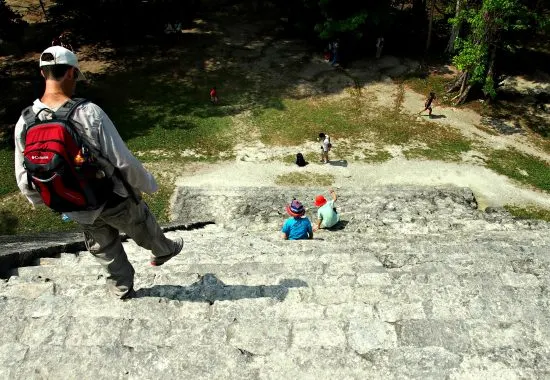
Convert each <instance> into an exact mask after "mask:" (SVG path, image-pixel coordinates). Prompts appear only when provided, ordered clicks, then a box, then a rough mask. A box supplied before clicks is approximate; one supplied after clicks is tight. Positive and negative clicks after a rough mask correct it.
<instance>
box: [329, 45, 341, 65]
mask: <svg viewBox="0 0 550 380" xmlns="http://www.w3.org/2000/svg"><path fill="white" fill-rule="evenodd" d="M339 63H340V40H339V39H337V40H336V41H334V42H333V43H332V59H331V61H330V64H331V65H332V66H336V65H338V64H339Z"/></svg>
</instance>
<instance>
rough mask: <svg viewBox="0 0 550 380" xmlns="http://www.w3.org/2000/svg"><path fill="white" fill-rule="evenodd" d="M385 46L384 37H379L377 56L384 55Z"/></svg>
mask: <svg viewBox="0 0 550 380" xmlns="http://www.w3.org/2000/svg"><path fill="white" fill-rule="evenodd" d="M383 48H384V37H378V38H377V40H376V58H377V59H378V58H380V57H381V56H382V49H383Z"/></svg>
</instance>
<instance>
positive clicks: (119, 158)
mask: <svg viewBox="0 0 550 380" xmlns="http://www.w3.org/2000/svg"><path fill="white" fill-rule="evenodd" d="M96 107H97V106H96ZM97 108H98V115H97V116H98V117H99V123H100V124H99V128H98V133H99V136H98V137H99V144H100V146H101V151H102V153H103V154H104V155H105V157H106V158H107V159H108V160H109V162H110V163H111V164H113V166H115V167H116V168H118V169H119V170H120V172H121V173H122V175H123V176H124V178H125V179H126V181H127V182H128V183H129V184H130V186H132V187H133V188H136V189H138V190H140V191H142V192H144V193H148V194H150V193H154V192H155V191H157V190H158V185H157V182H156V181H155V178H154V177H153V175H152V174H151V173H149V172H148V171H147V170H146V169H145V168H144V167H143V165H142V164H141V162H140V161H139V160H138V159H137V158H136V157H134V155H133V154H132V152H130V150H129V149H128V147H127V146H126V144H125V143H124V141H123V140H122V138H121V137H120V134H119V133H118V131H117V129H116V128H115V126H114V124H113V122H112V121H111V119H109V116H107V114H106V113H105V112H104V111H103V110H101V108H99V107H97Z"/></svg>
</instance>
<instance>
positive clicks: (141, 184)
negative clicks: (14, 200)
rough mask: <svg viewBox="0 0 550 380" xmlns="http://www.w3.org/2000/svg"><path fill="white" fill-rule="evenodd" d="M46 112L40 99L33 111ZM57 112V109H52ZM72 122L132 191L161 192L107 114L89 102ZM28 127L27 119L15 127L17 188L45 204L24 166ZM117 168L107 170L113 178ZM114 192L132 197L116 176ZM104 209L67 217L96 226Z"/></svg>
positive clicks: (30, 197)
mask: <svg viewBox="0 0 550 380" xmlns="http://www.w3.org/2000/svg"><path fill="white" fill-rule="evenodd" d="M43 108H50V107H48V106H47V105H45V104H44V103H42V102H41V101H40V100H39V99H37V100H35V101H34V103H33V111H34V112H35V113H38V111H40V110H41V109H43ZM52 111H56V109H52ZM39 117H40V119H41V120H44V119H45V118H47V117H49V114H48V113H47V112H41V113H40V116H39ZM71 120H73V121H74V122H75V124H76V125H77V128H78V130H79V132H80V134H81V137H82V139H83V140H84V141H85V142H86V143H87V144H88V145H89V147H90V148H91V149H92V150H95V151H97V152H100V154H101V156H102V157H103V158H104V159H106V160H107V161H108V162H107V165H109V164H110V165H112V167H114V168H118V169H119V171H120V172H121V173H122V175H123V176H124V178H125V179H126V181H127V182H128V184H129V185H130V186H132V188H134V189H136V190H138V191H140V192H144V193H148V194H150V193H153V192H155V191H157V189H158V186H157V183H156V181H155V178H154V177H153V175H152V174H151V173H149V172H148V171H147V170H146V169H145V168H144V167H143V165H142V164H141V162H139V160H138V159H137V158H135V157H134V155H133V154H132V153H131V152H130V151H129V150H128V147H126V144H125V143H124V141H123V140H122V138H121V137H120V135H119V133H118V131H117V130H116V127H115V126H114V124H113V122H112V121H111V119H109V117H108V116H107V114H106V113H105V112H104V111H103V110H102V109H101V108H100V107H99V106H98V105H96V104H94V103H91V102H85V103H83V104H81V105H79V106H78V107H77V108H76V110H75V111H74V112H73V114H72V117H71ZM24 127H25V122H24V120H23V117H20V118H19V120H18V121H17V124H16V125H15V177H16V179H17V186H19V189H20V190H21V192H22V193H23V194H24V195H25V196H26V197H27V199H28V200H29V202H31V203H32V204H34V205H38V204H42V203H43V202H42V199H41V198H40V195H39V194H38V192H37V191H35V190H31V189H29V188H28V187H27V184H28V183H27V172H26V170H25V167H24V166H23V151H24V149H25V145H24V142H23V140H22V138H21V136H22V132H23V130H24ZM112 169H113V168H110V170H109V168H107V170H106V172H107V173H108V174H110V173H111V172H112ZM113 181H114V189H113V192H114V193H116V194H118V195H120V196H122V197H127V196H129V194H128V191H127V190H126V188H125V187H124V184H123V183H122V181H121V180H120V179H119V178H117V177H116V176H114V177H113ZM102 210H103V207H100V208H99V209H97V210H92V211H76V212H70V213H66V214H67V215H68V216H69V217H70V218H71V219H73V220H74V221H75V222H78V223H81V224H92V223H93V222H94V221H95V219H96V218H97V217H98V216H99V214H100V213H101V211H102Z"/></svg>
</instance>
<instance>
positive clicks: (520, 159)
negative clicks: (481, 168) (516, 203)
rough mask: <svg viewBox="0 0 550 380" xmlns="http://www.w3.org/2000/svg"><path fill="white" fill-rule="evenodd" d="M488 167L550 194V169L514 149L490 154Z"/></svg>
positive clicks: (546, 165)
mask: <svg viewBox="0 0 550 380" xmlns="http://www.w3.org/2000/svg"><path fill="white" fill-rule="evenodd" d="M487 167H489V168H490V169H492V170H494V171H496V172H497V173H500V174H504V175H505V176H507V177H510V178H513V179H515V180H516V181H519V182H521V183H524V184H528V185H531V186H534V187H536V188H538V189H540V190H544V191H546V192H550V167H549V165H548V164H547V163H546V162H544V161H542V160H540V159H538V158H536V157H533V156H529V155H527V154H524V153H521V152H518V151H517V150H514V149H508V150H495V151H492V152H490V154H489V159H488V161H487Z"/></svg>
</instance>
